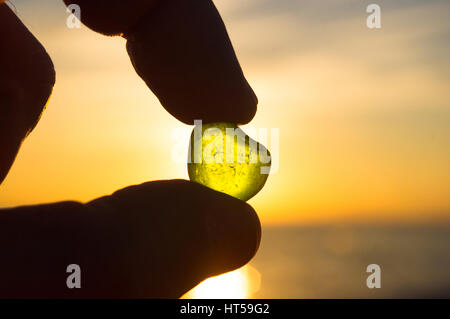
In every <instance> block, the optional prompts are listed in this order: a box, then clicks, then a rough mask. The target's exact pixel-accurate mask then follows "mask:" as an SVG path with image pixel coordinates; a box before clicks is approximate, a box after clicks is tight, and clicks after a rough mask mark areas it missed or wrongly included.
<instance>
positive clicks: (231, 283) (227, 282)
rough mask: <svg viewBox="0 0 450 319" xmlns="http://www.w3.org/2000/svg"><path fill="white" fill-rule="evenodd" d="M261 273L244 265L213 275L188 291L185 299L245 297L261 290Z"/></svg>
mask: <svg viewBox="0 0 450 319" xmlns="http://www.w3.org/2000/svg"><path fill="white" fill-rule="evenodd" d="M260 283H261V275H260V274H259V272H258V271H257V270H256V269H255V268H253V267H251V266H248V265H247V266H244V267H242V268H240V269H237V270H234V271H231V272H228V273H226V274H223V275H220V276H216V277H211V278H208V279H206V280H205V281H203V282H201V283H200V284H199V285H198V286H196V287H195V288H193V289H192V290H191V291H189V292H188V293H186V294H185V295H184V296H183V298H185V299H244V298H250V297H251V295H252V294H253V293H255V292H256V291H258V290H259V286H260Z"/></svg>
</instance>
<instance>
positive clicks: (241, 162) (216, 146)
mask: <svg viewBox="0 0 450 319" xmlns="http://www.w3.org/2000/svg"><path fill="white" fill-rule="evenodd" d="M270 165H271V161H270V153H269V152H268V150H267V149H266V148H265V147H264V146H263V145H262V144H259V143H257V142H256V141H255V140H253V139H252V138H250V137H249V136H248V135H246V134H245V133H244V132H243V131H242V130H241V129H240V128H238V127H237V126H236V125H235V124H232V123H208V124H203V125H202V126H201V127H200V126H196V127H195V128H194V129H193V131H192V134H191V139H190V152H189V163H188V173H189V178H190V179H191V181H193V182H197V183H200V184H202V185H205V186H208V187H210V188H212V189H214V190H217V191H219V192H223V193H225V194H228V195H231V196H234V197H236V198H239V199H241V200H243V201H247V200H249V199H250V198H252V197H253V196H255V195H256V194H257V193H258V192H259V191H260V190H261V188H263V186H264V184H265V182H266V180H267V177H268V174H269V172H270Z"/></svg>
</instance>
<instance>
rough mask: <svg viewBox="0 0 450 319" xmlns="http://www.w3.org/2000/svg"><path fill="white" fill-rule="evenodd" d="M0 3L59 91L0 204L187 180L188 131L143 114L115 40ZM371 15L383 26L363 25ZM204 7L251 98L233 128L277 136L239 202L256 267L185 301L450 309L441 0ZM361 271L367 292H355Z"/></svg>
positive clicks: (448, 86) (153, 110)
mask: <svg viewBox="0 0 450 319" xmlns="http://www.w3.org/2000/svg"><path fill="white" fill-rule="evenodd" d="M10 2H11V3H13V4H14V6H15V8H16V10H17V14H18V16H19V17H20V18H21V19H22V21H23V22H24V23H25V24H26V25H27V27H28V28H29V29H30V30H31V31H32V32H33V34H34V35H35V36H36V37H37V38H38V39H39V40H40V41H41V43H42V44H43V45H44V46H45V47H46V49H47V51H48V53H49V54H50V56H51V57H52V59H53V62H54V64H55V69H56V72H57V81H56V86H55V88H54V92H53V96H52V97H51V100H50V102H49V104H48V106H47V109H46V111H45V113H44V115H43V117H42V119H41V121H40V122H39V124H38V126H37V127H36V129H35V131H34V132H33V133H32V134H31V136H30V137H29V138H28V139H27V140H26V141H25V143H24V145H23V147H22V149H21V151H20V153H19V155H18V157H17V160H16V162H15V164H14V166H13V168H12V170H11V171H10V173H9V175H8V177H7V179H6V180H5V182H4V184H3V185H2V186H1V187H0V206H1V207H9V206H17V205H25V204H36V203H42V202H52V201H61V200H78V201H88V200H91V199H94V198H96V197H99V196H102V195H105V194H109V193H112V192H114V191H115V190H117V189H120V188H123V187H125V186H128V185H133V184H139V183H142V182H145V181H149V180H155V179H171V178H186V179H187V178H188V176H187V169H186V163H183V161H173V160H171V159H172V158H173V152H174V147H175V144H179V145H185V151H184V150H182V152H181V153H184V152H185V153H184V154H187V145H188V139H189V133H190V130H191V129H192V127H189V126H187V125H184V124H182V123H180V122H178V121H177V120H175V119H174V118H172V117H171V116H170V115H169V114H168V113H167V112H166V111H165V110H164V109H163V108H162V107H161V106H160V105H159V102H158V100H157V99H156V98H155V97H154V96H153V94H152V93H151V92H150V90H149V89H148V88H147V87H146V85H145V84H144V82H143V81H142V80H141V79H140V78H139V77H138V76H137V74H136V73H135V71H134V70H133V67H132V65H131V62H130V61H129V58H128V56H127V53H126V50H125V40H124V39H122V38H118V37H116V38H113V37H104V36H102V35H99V34H96V33H95V32H93V31H91V30H89V29H88V28H87V27H84V26H82V27H81V28H80V29H76V28H75V29H70V28H68V27H67V26H66V20H67V18H68V16H69V13H67V12H66V7H65V6H64V5H63V3H62V1H55V0H39V1H31V0H30V1H27V0H14V1H10ZM74 3H76V1H74ZM370 3H377V4H378V5H379V6H380V7H381V29H369V28H367V26H366V18H367V17H368V16H369V13H366V8H367V6H368V5H369V4H370ZM215 4H216V6H217V7H218V9H219V11H220V12H221V14H222V17H223V19H224V21H225V24H226V26H227V29H228V31H229V34H230V37H231V40H232V42H233V44H234V47H235V50H236V53H237V55H238V58H239V60H240V62H241V65H242V68H243V70H244V73H245V75H246V77H247V79H248V81H249V82H250V84H251V85H252V87H253V88H254V90H255V92H256V94H257V95H258V98H259V101H260V104H259V110H258V113H257V115H256V117H255V118H254V120H253V121H252V122H251V124H249V125H248V126H249V127H255V128H268V129H269V130H270V129H271V128H278V129H279V132H280V133H279V154H274V155H275V156H277V155H278V157H277V160H278V161H279V169H278V171H277V172H276V173H275V174H273V175H271V176H269V179H268V182H267V184H266V186H265V187H264V189H263V190H262V191H261V192H260V193H259V194H258V195H257V196H256V197H254V198H253V199H251V200H250V201H249V203H250V204H251V205H252V206H253V207H254V208H255V209H256V211H257V212H258V214H259V216H260V218H261V222H262V225H263V239H262V243H261V247H260V251H259V252H258V254H257V255H256V257H255V259H254V260H253V261H252V262H251V263H250V264H249V265H248V266H245V267H244V268H242V269H239V270H237V271H234V272H231V273H228V274H225V275H222V276H219V277H215V278H211V279H208V280H207V281H205V282H204V283H202V284H200V285H199V286H198V287H197V288H195V289H194V290H193V291H191V292H189V293H188V294H187V295H186V296H185V297H188V298H197V297H206V298H213V297H226V298H228V297H229V298H239V297H245V298H335V297H337V298H347V297H357V298H358V297H375V298H380V297H383V298H390V297H394V298H395V297H406V298H408V297H450V271H449V270H450V244H449V243H450V196H449V194H450V161H449V159H450V59H449V56H450V41H449V39H450V2H449V1H447V0H442V1H438V0H428V1H425V0H422V1H419V0H395V1H381V0H378V1H357V0H324V1H320V2H319V1H313V0H305V1H300V0H246V1H238V0H216V1H215ZM81 14H83V13H82V12H81ZM180 54H182V53H180ZM243 129H244V130H245V126H244V127H243ZM176 132H177V133H176ZM180 132H182V133H181V134H180ZM269 137H270V136H269ZM269 141H270V139H269ZM270 144H271V143H268V145H267V146H268V148H269V149H271V145H270ZM24 180H27V183H23V181H24ZM372 263H375V264H378V265H380V267H381V272H382V277H381V278H382V279H381V282H382V285H381V288H380V289H368V288H367V286H366V278H367V276H368V275H369V274H368V273H366V267H367V265H369V264H372Z"/></svg>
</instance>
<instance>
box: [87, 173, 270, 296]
mask: <svg viewBox="0 0 450 319" xmlns="http://www.w3.org/2000/svg"><path fill="white" fill-rule="evenodd" d="M88 206H90V207H92V208H94V209H99V210H104V211H109V212H111V211H113V212H115V216H117V220H120V221H121V223H122V226H123V229H124V230H126V236H127V237H128V241H129V245H128V247H129V249H130V250H129V252H128V256H129V257H128V258H130V263H129V267H130V268H129V270H128V271H129V274H130V276H131V278H129V279H130V283H133V284H132V286H130V291H131V294H132V295H133V296H134V297H143V298H148V297H170V298H173V297H179V296H181V295H182V294H183V293H185V292H187V291H188V290H190V289H191V288H193V287H194V286H196V285H197V284H198V283H200V282H201V281H203V280H204V279H206V278H208V277H210V276H214V275H218V274H221V273H224V272H228V271H231V270H233V269H237V268H239V267H241V266H243V265H245V264H246V263H247V262H248V261H249V260H250V259H251V258H252V257H253V256H254V254H255V253H256V250H257V249H258V247H259V243H260V237H261V228H260V222H259V219H258V216H257V215H256V213H255V211H254V210H253V209H252V208H251V207H250V206H249V205H248V204H247V203H245V202H243V201H240V200H237V199H235V198H233V197H231V196H228V195H226V194H223V193H219V192H216V191H213V190H211V189H209V188H207V187H204V186H202V185H200V184H196V183H192V182H188V181H184V180H171V181H156V182H150V183H145V184H142V185H139V186H132V187H128V188H125V189H123V190H120V191H118V192H116V193H114V194H113V195H111V196H107V197H103V198H100V199H98V200H95V201H93V202H90V203H88Z"/></svg>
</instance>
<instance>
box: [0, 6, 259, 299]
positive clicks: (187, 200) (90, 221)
mask: <svg viewBox="0 0 450 319" xmlns="http://www.w3.org/2000/svg"><path fill="white" fill-rule="evenodd" d="M78 3H79V5H80V6H81V8H82V10H83V14H82V19H85V20H83V22H84V23H85V24H87V25H88V26H89V27H91V28H92V29H94V30H96V31H98V32H101V33H105V34H121V33H123V34H124V36H125V37H126V38H127V39H128V43H127V49H128V52H129V54H130V57H131V59H132V62H133V65H134V67H135V68H136V70H137V72H138V74H139V75H140V76H141V77H142V78H143V79H144V80H145V82H146V83H147V85H148V86H149V87H150V88H151V89H152V90H153V92H154V93H155V94H156V95H157V96H158V97H159V99H160V101H161V103H162V105H163V106H164V107H165V108H166V110H168V111H169V113H171V114H172V115H173V116H175V117H176V118H178V119H179V120H180V121H182V122H184V123H188V124H191V123H192V122H193V120H194V119H202V120H203V121H205V122H209V121H211V122H212V121H229V122H235V123H246V122H248V121H250V120H251V118H252V117H253V115H254V113H255V111H256V103H257V100H256V97H255V95H254V93H253V91H252V90H251V88H250V87H249V85H248V84H247V82H246V80H245V78H244V76H243V75H242V72H241V69H240V67H239V64H238V62H237V59H236V57H235V55H234V51H233V49H232V47H231V44H230V42H229V39H228V36H227V34H226V31H225V28H224V26H223V23H222V21H221V19H220V16H219V15H218V13H217V12H216V10H215V8H214V5H212V3H211V2H210V1H209V0H192V1H180V0H172V1H166V2H159V1H129V2H128V3H127V4H126V6H124V4H123V2H113V4H111V5H109V6H108V5H107V4H109V1H106V0H102V1H101V0H98V1H86V0H81V1H78ZM123 6H124V7H123ZM105 8H106V9H105ZM0 32H1V33H2V37H1V40H0V70H1V73H0V112H1V114H2V116H1V117H0V148H1V149H2V152H1V154H0V181H2V180H3V179H4V177H5V176H6V174H7V172H8V170H9V168H10V166H11V164H12V162H13V160H14V157H15V155H16V153H17V152H18V150H19V148H20V144H21V142H22V140H23V139H24V138H25V137H26V135H27V134H28V133H29V132H30V131H31V130H32V129H33V127H34V126H35V125H36V123H37V121H38V119H39V117H40V114H41V112H42V111H43V108H44V105H45V103H46V101H47V99H48V97H49V95H50V92H51V90H52V87H53V84H54V79H55V73H54V70H53V64H52V62H51V59H50V57H49V56H48V55H47V54H46V52H45V50H44V48H43V47H42V46H41V45H40V43H39V42H38V41H37V40H36V39H35V38H34V37H33V36H32V34H31V33H30V32H29V31H28V30H27V29H26V28H25V26H24V25H23V24H22V23H21V22H20V21H19V20H18V19H17V17H16V16H15V15H14V14H13V13H12V12H11V10H10V9H9V8H7V6H6V5H4V4H0ZM260 236H261V229H260V224H259V219H258V217H257V215H256V213H255V211H254V210H253V209H252V208H251V207H250V206H249V205H248V204H246V203H244V202H242V201H239V200H237V199H234V198H232V197H230V196H228V195H226V194H222V193H219V192H215V191H213V190H211V189H209V188H206V187H204V186H202V185H199V184H195V183H191V182H189V181H182V180H174V181H156V182H150V183H145V184H142V185H139V186H132V187H128V188H125V189H123V190H121V191H118V192H116V193H115V194H113V195H111V196H105V197H102V198H99V199H97V200H94V201H91V202H89V203H86V204H81V203H77V202H62V203H55V204H48V205H39V206H29V207H18V208H14V209H3V210H0V246H1V250H2V254H3V256H5V258H4V260H2V263H1V264H0V296H2V297H32V298H35V297H37V298H46V297H61V298H71V297H75V298H77V297H80V298H81V297H85V298H91V297H93V298H108V297H115V298H131V297H137V298H149V297H179V296H181V295H182V294H183V293H185V292H186V291H188V290H189V289H191V288H192V287H194V286H195V285H196V284H198V283H199V282H200V281H202V280H204V279H205V278H207V277H209V276H213V275H217V274H220V273H223V272H226V271H230V270H233V269H236V268H238V267H240V266H242V265H244V264H245V263H247V262H248V261H249V260H250V259H251V258H252V257H253V255H254V254H255V253H256V250H257V248H258V246H259V241H260ZM72 263H76V264H79V265H80V267H81V269H82V288H81V289H72V290H70V289H68V288H67V287H66V285H65V280H66V277H67V273H66V272H65V270H66V267H67V265H69V264H72Z"/></svg>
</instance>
